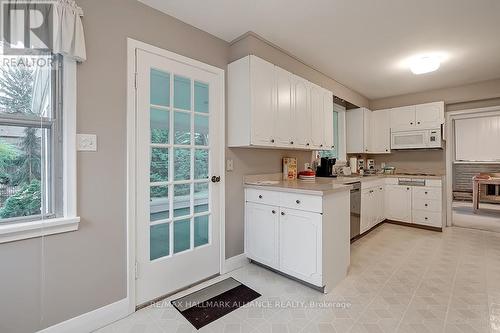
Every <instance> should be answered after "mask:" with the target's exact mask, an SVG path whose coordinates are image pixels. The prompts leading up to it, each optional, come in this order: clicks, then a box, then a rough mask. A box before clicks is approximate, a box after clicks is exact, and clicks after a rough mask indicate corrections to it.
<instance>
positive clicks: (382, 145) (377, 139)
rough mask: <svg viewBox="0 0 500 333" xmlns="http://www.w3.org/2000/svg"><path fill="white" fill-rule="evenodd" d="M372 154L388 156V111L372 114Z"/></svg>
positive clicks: (389, 149) (389, 131)
mask: <svg viewBox="0 0 500 333" xmlns="http://www.w3.org/2000/svg"><path fill="white" fill-rule="evenodd" d="M372 142H373V145H372V152H373V153H377V154H388V153H390V152H391V125H390V110H378V111H374V112H373V113H372Z"/></svg>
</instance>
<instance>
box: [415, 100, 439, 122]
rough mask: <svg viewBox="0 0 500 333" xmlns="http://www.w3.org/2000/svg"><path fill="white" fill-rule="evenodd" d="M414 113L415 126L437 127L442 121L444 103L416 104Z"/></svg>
mask: <svg viewBox="0 0 500 333" xmlns="http://www.w3.org/2000/svg"><path fill="white" fill-rule="evenodd" d="M415 114H416V125H417V127H419V128H434V127H439V126H441V124H443V123H444V103H443V102H437V103H428V104H420V105H417V106H416V112H415Z"/></svg>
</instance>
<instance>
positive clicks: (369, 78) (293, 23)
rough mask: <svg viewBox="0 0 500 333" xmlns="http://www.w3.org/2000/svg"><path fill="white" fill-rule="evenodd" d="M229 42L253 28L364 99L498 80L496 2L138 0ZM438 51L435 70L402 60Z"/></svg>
mask: <svg viewBox="0 0 500 333" xmlns="http://www.w3.org/2000/svg"><path fill="white" fill-rule="evenodd" d="M140 1H141V2H143V3H146V4H148V5H150V6H152V7H154V8H156V9H159V10H161V11H163V12H165V13H167V14H169V15H171V16H174V17H176V18H178V19H180V20H182V21H184V22H187V23H189V24H191V25H193V26H195V27H198V28H200V29H202V30H205V31H207V32H209V33H211V34H213V35H215V36H217V37H219V38H221V39H224V40H226V41H228V42H231V41H233V40H234V39H235V38H237V37H239V36H240V35H242V34H244V33H246V32H247V31H253V32H255V33H257V34H258V35H260V36H262V37H263V38H265V39H267V40H269V41H270V42H272V43H274V44H276V45H278V46H279V47H281V48H282V49H285V50H287V51H288V52H290V53H291V54H293V55H295V56H296V57H297V58H299V59H301V60H302V61H304V62H305V63H307V64H309V65H311V66H312V67H314V68H316V69H318V70H320V71H322V72H323V73H325V74H326V75H328V76H330V77H332V78H335V79H336V80H337V81H339V82H341V83H343V84H344V85H346V86H348V87H350V88H352V89H354V90H356V91H358V92H359V93H361V94H363V95H365V96H366V97H368V98H370V99H377V98H382V97H387V96H395V95H401V94H406V93H413V92H420V91H426V90H432V89H437V88H444V87H452V86H458V85H462V84H467V83H472V82H478V81H483V80H488V79H493V78H500V0H377V1H374V0H208V1H207V0H140ZM422 52H442V53H444V54H445V55H446V56H447V60H446V61H445V62H444V63H443V64H442V66H441V69H439V70H438V71H437V72H434V73H430V74H424V75H420V76H415V75H413V74H411V72H410V71H409V70H408V68H407V67H405V66H404V64H403V63H404V60H405V59H407V58H408V57H411V56H414V55H416V54H420V53H422Z"/></svg>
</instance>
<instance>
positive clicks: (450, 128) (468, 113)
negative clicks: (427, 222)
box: [445, 106, 500, 227]
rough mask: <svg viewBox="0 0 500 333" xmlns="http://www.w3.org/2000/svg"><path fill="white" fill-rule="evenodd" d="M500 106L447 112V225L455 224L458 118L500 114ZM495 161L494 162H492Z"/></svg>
mask: <svg viewBox="0 0 500 333" xmlns="http://www.w3.org/2000/svg"><path fill="white" fill-rule="evenodd" d="M499 112H500V106H491V107H486V108H479V109H466V110H459V111H450V112H446V133H445V134H446V197H447V198H448V200H447V203H446V206H447V207H446V212H447V214H446V226H448V227H451V226H453V163H454V162H455V126H454V121H455V120H456V119H464V118H476V117H484V116H487V115H491V114H498V113H499ZM490 163H494V162H490Z"/></svg>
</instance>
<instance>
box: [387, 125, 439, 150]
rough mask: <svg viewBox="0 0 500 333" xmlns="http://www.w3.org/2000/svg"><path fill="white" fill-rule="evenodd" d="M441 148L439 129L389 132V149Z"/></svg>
mask: <svg viewBox="0 0 500 333" xmlns="http://www.w3.org/2000/svg"><path fill="white" fill-rule="evenodd" d="M438 148H443V139H442V132H441V127H439V128H431V129H421V130H411V131H395V132H391V149H394V150H398V149H438Z"/></svg>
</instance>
